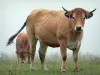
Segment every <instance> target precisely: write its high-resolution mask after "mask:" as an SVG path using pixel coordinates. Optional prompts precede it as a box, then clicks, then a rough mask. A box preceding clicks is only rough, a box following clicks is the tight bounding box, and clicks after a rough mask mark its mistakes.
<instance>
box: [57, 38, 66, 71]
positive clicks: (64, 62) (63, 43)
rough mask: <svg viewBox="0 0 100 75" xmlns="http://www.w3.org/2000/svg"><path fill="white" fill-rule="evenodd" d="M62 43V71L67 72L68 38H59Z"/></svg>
mask: <svg viewBox="0 0 100 75" xmlns="http://www.w3.org/2000/svg"><path fill="white" fill-rule="evenodd" d="M59 44H60V52H61V56H62V66H61V71H62V72H65V71H66V59H67V55H66V54H67V53H66V46H67V44H66V40H59Z"/></svg>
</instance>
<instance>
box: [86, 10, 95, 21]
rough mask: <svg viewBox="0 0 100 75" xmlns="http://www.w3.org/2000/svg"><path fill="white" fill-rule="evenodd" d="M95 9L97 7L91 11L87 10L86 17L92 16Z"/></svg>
mask: <svg viewBox="0 0 100 75" xmlns="http://www.w3.org/2000/svg"><path fill="white" fill-rule="evenodd" d="M95 10H96V9H94V10H92V11H90V12H86V13H85V18H86V19H89V18H91V17H92V16H93V12H94V11H95Z"/></svg>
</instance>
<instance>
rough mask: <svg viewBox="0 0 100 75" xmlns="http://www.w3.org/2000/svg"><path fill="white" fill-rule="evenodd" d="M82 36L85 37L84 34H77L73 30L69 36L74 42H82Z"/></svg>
mask: <svg viewBox="0 0 100 75" xmlns="http://www.w3.org/2000/svg"><path fill="white" fill-rule="evenodd" d="M82 35H83V32H76V31H73V30H71V31H70V32H69V34H68V36H69V40H72V41H80V40H82Z"/></svg>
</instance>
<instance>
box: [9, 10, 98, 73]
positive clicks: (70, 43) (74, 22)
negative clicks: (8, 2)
mask: <svg viewBox="0 0 100 75" xmlns="http://www.w3.org/2000/svg"><path fill="white" fill-rule="evenodd" d="M63 9H64V10H48V9H36V10H33V11H32V12H31V13H30V14H29V16H28V17H27V20H26V22H25V23H24V25H23V26H22V28H21V29H20V30H19V31H18V32H17V33H16V34H15V35H13V36H12V37H11V38H10V39H9V41H8V43H7V44H8V45H9V44H10V43H11V42H12V41H13V39H14V38H15V37H16V36H17V35H18V34H19V32H20V31H21V30H22V29H23V28H24V27H25V26H26V30H27V35H28V41H29V44H30V51H31V52H32V55H31V67H30V68H31V69H34V65H33V62H34V56H35V51H36V44H37V40H39V41H40V48H39V55H40V60H41V64H42V68H43V69H47V68H46V63H45V52H46V50H47V47H48V46H51V47H60V51H61V56H62V65H61V71H63V72H65V71H66V64H65V63H66V59H67V49H66V48H69V49H70V50H72V51H73V60H74V68H75V69H77V68H78V64H77V60H78V52H79V48H80V45H81V40H82V37H83V28H84V23H85V19H89V18H91V17H92V16H93V12H94V11H95V10H96V9H94V10H93V11H90V12H89V11H87V10H85V9H82V8H75V9H73V10H71V11H68V10H66V9H65V8H63Z"/></svg>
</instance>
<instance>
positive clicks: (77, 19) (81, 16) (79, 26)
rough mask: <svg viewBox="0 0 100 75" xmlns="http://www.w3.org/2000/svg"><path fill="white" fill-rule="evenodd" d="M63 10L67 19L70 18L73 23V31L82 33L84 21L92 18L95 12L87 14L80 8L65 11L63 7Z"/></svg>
mask: <svg viewBox="0 0 100 75" xmlns="http://www.w3.org/2000/svg"><path fill="white" fill-rule="evenodd" d="M62 8H63V10H64V11H65V16H66V17H67V18H70V19H72V20H73V21H74V23H75V24H74V26H73V28H74V30H75V31H79V32H80V31H83V27H84V23H85V19H89V18H91V17H92V16H93V12H94V11H95V10H96V9H94V10H92V11H90V12H88V11H87V10H84V9H82V8H75V9H73V10H71V11H68V10H66V9H65V8H64V7H62Z"/></svg>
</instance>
